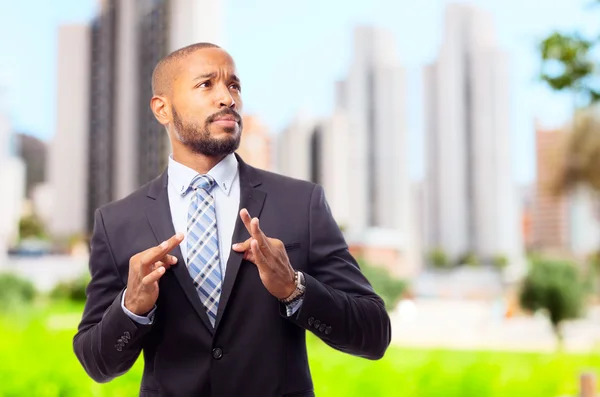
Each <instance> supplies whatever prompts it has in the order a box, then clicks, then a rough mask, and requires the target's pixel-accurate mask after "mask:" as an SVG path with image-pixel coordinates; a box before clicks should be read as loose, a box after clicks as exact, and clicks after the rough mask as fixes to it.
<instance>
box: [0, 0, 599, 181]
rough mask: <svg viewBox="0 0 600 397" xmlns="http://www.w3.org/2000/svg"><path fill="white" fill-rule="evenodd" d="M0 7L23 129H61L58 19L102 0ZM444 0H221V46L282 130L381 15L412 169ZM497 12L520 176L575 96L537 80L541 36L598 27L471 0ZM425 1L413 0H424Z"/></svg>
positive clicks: (546, 6)
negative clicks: (401, 89)
mask: <svg viewBox="0 0 600 397" xmlns="http://www.w3.org/2000/svg"><path fill="white" fill-rule="evenodd" d="M3 3H5V4H3V11H2V14H0V34H1V37H4V38H5V40H3V41H2V42H0V54H2V55H1V56H2V60H1V62H0V87H3V88H4V90H2V91H3V92H4V94H3V95H4V102H5V103H7V106H8V110H9V114H10V117H11V120H12V122H13V124H14V126H15V129H16V130H18V131H25V132H29V133H31V134H34V135H36V136H39V137H41V138H43V139H50V138H51V137H52V135H53V134H54V131H55V106H56V103H55V97H56V88H57V87H56V66H55V65H56V29H57V26H58V25H59V24H60V23H70V22H86V21H88V20H89V19H90V18H91V17H92V16H93V15H94V13H95V10H96V4H97V1H96V0H56V1H52V2H51V1H47V0H19V1H4V2H3ZM446 3H447V1H445V0H421V1H419V2H414V1H407V0H395V1H393V0H370V1H368V2H349V1H344V0H341V1H326V2H325V1H322V0H304V1H302V2H283V1H280V0H279V1H278V0H254V1H253V0H228V1H227V0H225V15H224V16H225V21H224V22H225V29H224V31H225V42H224V43H225V47H226V48H227V49H228V50H229V51H230V52H231V54H232V55H233V56H234V58H235V59H236V62H237V64H238V69H239V72H240V75H241V77H242V80H243V83H244V99H245V104H246V111H247V112H252V113H256V114H258V115H259V116H260V117H261V118H262V119H263V120H264V122H266V123H267V125H268V126H269V127H270V128H271V129H272V131H274V132H277V131H278V130H280V129H281V128H282V127H284V126H285V124H286V123H287V122H288V121H289V120H290V118H291V117H292V116H293V115H294V114H295V113H296V112H297V111H298V110H299V109H300V108H302V109H305V110H307V111H309V112H311V113H313V114H315V115H326V114H327V113H328V112H329V111H330V110H331V108H332V105H333V83H334V81H335V80H337V79H340V78H343V77H344V75H345V73H346V70H347V67H348V64H349V62H350V59H351V55H352V54H351V46H352V29H353V27H354V26H356V25H357V24H374V25H377V26H381V27H383V28H387V29H390V30H392V31H393V32H394V34H395V37H396V39H397V53H398V58H399V60H400V61H401V63H402V65H403V66H404V67H405V68H406V79H407V91H406V95H407V103H408V111H407V115H408V116H407V120H406V121H407V125H408V129H409V145H410V150H408V151H407V152H408V153H410V155H409V164H410V168H411V174H412V175H413V176H414V177H417V178H420V177H421V176H422V174H423V153H422V148H423V130H422V127H423V113H422V112H423V109H422V92H421V81H422V80H421V79H422V78H421V69H422V67H423V65H425V64H427V63H429V62H431V61H433V60H434V59H435V56H436V53H437V49H438V47H439V44H440V41H441V40H442V36H441V34H442V26H443V24H442V23H443V11H444V8H445V5H446ZM470 3H473V4H476V5H479V6H481V7H482V8H485V9H486V10H488V11H490V12H491V13H492V14H493V15H494V18H495V25H496V30H497V36H498V42H499V45H500V46H501V47H502V48H503V49H505V50H507V51H508V52H509V53H510V56H511V76H512V78H511V82H510V84H511V88H512V97H511V109H512V114H511V126H512V130H511V136H512V138H513V139H512V140H513V153H514V156H515V177H516V180H517V181H518V182H527V181H530V180H531V179H532V178H533V175H534V171H535V170H534V157H533V149H534V148H533V131H534V130H533V127H534V119H535V118H538V119H539V120H540V121H541V122H543V123H544V124H546V125H550V126H552V125H559V124H560V123H561V122H564V121H565V119H566V118H567V117H568V115H569V110H570V106H569V101H568V98H566V97H564V96H559V95H556V94H554V93H551V92H550V91H549V90H547V89H545V88H544V87H543V86H542V85H541V84H539V83H538V82H536V80H535V76H536V73H537V70H538V62H537V58H536V52H535V45H536V42H537V41H538V40H539V38H541V37H543V36H544V35H545V34H546V33H548V32H550V31H552V30H553V29H567V30H572V29H575V28H581V29H583V30H584V31H587V32H589V33H594V34H597V33H600V28H598V30H594V29H595V28H596V27H597V18H598V16H600V9H597V10H596V11H595V12H593V11H591V10H590V9H588V8H586V4H588V3H589V1H580V0H552V2H551V3H552V5H551V6H550V3H549V2H548V1H547V0H504V1H501V0H495V1H492V0H472V1H470ZM417 4H418V5H417Z"/></svg>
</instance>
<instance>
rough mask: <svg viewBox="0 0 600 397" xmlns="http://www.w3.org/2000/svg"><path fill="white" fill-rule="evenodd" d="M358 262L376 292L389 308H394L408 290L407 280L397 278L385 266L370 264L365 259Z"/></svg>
mask: <svg viewBox="0 0 600 397" xmlns="http://www.w3.org/2000/svg"><path fill="white" fill-rule="evenodd" d="M358 262H359V266H360V269H361V271H362V273H363V274H364V275H365V277H366V278H367V280H369V282H370V283H371V285H372V286H373V289H374V290H375V292H376V293H377V294H378V295H379V296H380V297H381V299H383V301H384V302H385V307H386V308H387V309H388V310H391V309H393V308H394V306H395V305H396V303H398V299H400V296H401V295H402V293H404V291H406V289H407V287H408V284H407V282H406V281H404V280H400V279H397V278H395V277H394V276H392V275H391V274H390V272H389V271H387V270H386V269H385V268H383V267H379V266H373V265H370V264H369V263H367V262H365V261H364V260H359V261H358Z"/></svg>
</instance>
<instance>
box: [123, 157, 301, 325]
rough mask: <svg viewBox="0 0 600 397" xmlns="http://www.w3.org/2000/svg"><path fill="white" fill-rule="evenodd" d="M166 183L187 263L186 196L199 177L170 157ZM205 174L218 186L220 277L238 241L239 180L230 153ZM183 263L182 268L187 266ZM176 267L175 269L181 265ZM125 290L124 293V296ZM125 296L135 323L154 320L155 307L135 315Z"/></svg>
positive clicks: (290, 311) (289, 312)
mask: <svg viewBox="0 0 600 397" xmlns="http://www.w3.org/2000/svg"><path fill="white" fill-rule="evenodd" d="M167 174H168V177H169V179H168V184H167V192H168V195H169V207H170V210H171V219H172V220H173V228H174V229H175V233H177V232H181V233H183V235H184V236H185V237H184V239H183V241H182V242H181V244H180V245H179V247H180V248H181V254H182V256H183V260H184V261H185V262H186V264H187V216H188V208H189V206H190V202H191V199H192V196H193V195H192V194H185V193H186V191H187V189H188V187H189V185H190V183H191V182H192V180H193V179H194V178H195V177H196V176H197V175H198V173H197V172H196V171H194V170H193V169H191V168H189V167H187V166H185V165H183V164H181V163H178V162H177V161H175V160H174V159H173V156H172V155H171V156H169V165H168V170H167ZM208 175H210V176H212V177H213V178H214V179H215V182H216V183H217V186H218V187H217V188H214V189H213V190H212V192H211V193H212V194H213V197H214V198H215V212H216V215H217V225H218V226H217V232H218V234H219V255H220V258H221V260H220V263H221V274H223V275H224V274H225V272H226V271H227V260H228V259H229V253H230V250H231V245H232V244H233V243H239V242H241V241H233V242H232V241H231V238H232V236H233V230H234V228H235V222H236V220H237V217H238V216H239V206H240V179H239V172H238V161H237V158H236V157H235V155H234V154H233V153H232V154H230V155H228V156H227V157H225V158H224V159H223V160H221V161H220V162H219V163H218V164H217V165H215V166H214V167H213V168H212V169H211V170H210V171H208ZM186 264H183V265H186ZM181 265H182V264H176V265H175V266H181ZM126 292H127V290H125V293H126ZM125 293H123V297H122V299H121V307H122V308H123V311H125V313H126V314H127V315H128V316H129V317H130V318H131V319H132V320H134V321H136V322H138V323H140V324H144V325H147V324H151V323H152V321H153V320H154V313H155V311H156V306H155V307H154V308H153V309H152V311H151V312H150V313H149V314H148V316H147V317H145V316H138V315H136V314H134V313H132V312H131V311H129V310H128V309H127V308H126V307H125V304H124V303H125ZM301 303H302V300H301V299H300V300H298V301H297V302H295V303H294V304H291V305H288V306H287V307H286V309H287V310H286V311H287V315H288V316H291V315H292V314H294V313H295V312H296V311H297V310H298V309H299V308H300V306H301Z"/></svg>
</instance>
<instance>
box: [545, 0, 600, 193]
mask: <svg viewBox="0 0 600 397" xmlns="http://www.w3.org/2000/svg"><path fill="white" fill-rule="evenodd" d="M596 3H597V4H600V0H597V1H596ZM599 47H600V37H597V38H586V37H584V36H583V35H582V34H581V33H579V32H569V33H566V32H558V31H555V32H553V33H551V34H550V35H549V36H548V37H546V38H545V39H543V40H542V41H541V42H540V44H539V54H540V59H541V71H540V79H541V80H542V81H543V82H544V83H545V84H547V85H548V87H549V88H550V89H552V90H553V91H557V92H567V93H570V94H571V96H572V98H573V108H574V114H573V125H572V133H571V134H570V138H569V140H568V142H567V148H566V151H565V158H564V164H563V165H562V166H561V168H562V169H561V170H560V172H559V174H558V175H557V179H556V181H554V183H553V185H552V186H550V188H551V190H552V191H553V192H554V193H555V194H564V193H567V192H569V191H571V190H572V189H573V188H575V187H578V186H585V187H588V188H591V189H592V190H593V191H595V192H599V191H600V177H599V175H598V171H597V170H598V168H597V165H598V164H600V121H599V120H598V112H597V110H596V109H595V108H596V107H595V106H594V105H595V104H598V103H600V85H599V79H598V77H599V76H598V69H597V65H598V61H599V60H598V59H596V58H595V57H594V54H595V51H594V50H596V49H598V48H599Z"/></svg>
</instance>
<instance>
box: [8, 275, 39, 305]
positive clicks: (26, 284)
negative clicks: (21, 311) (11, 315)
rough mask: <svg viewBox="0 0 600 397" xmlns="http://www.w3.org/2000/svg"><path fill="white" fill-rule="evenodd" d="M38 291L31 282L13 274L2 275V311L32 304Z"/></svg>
mask: <svg viewBox="0 0 600 397" xmlns="http://www.w3.org/2000/svg"><path fill="white" fill-rule="evenodd" d="M35 295H36V291H35V287H34V285H33V283H31V281H29V280H26V279H24V278H21V277H19V276H17V275H16V274H13V273H0V311H7V310H11V309H13V308H18V307H21V306H22V305H24V304H28V303H31V302H32V301H33V299H34V298H35Z"/></svg>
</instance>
